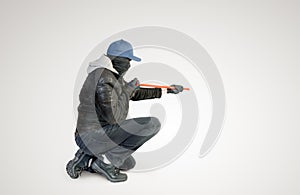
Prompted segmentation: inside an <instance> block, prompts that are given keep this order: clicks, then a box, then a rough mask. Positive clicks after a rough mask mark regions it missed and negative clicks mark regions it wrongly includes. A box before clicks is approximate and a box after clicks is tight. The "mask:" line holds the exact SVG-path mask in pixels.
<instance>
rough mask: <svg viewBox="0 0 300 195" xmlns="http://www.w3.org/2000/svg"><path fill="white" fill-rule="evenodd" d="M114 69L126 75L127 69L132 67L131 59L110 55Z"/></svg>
mask: <svg viewBox="0 0 300 195" xmlns="http://www.w3.org/2000/svg"><path fill="white" fill-rule="evenodd" d="M108 57H109V58H110V60H111V63H112V64H113V67H114V69H116V71H118V73H119V75H120V76H124V74H125V73H126V72H127V70H128V69H129V68H130V59H129V58H125V57H119V56H109V55H108Z"/></svg>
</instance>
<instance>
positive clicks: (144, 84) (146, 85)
mask: <svg viewBox="0 0 300 195" xmlns="http://www.w3.org/2000/svg"><path fill="white" fill-rule="evenodd" d="M140 86H142V87H154V88H166V89H173V88H174V87H171V86H167V85H153V84H146V83H141V84H140ZM183 90H190V88H183Z"/></svg>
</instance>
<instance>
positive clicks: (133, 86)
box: [128, 78, 140, 95]
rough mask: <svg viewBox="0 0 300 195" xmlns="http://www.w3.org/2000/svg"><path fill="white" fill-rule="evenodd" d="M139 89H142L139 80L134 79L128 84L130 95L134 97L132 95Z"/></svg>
mask: <svg viewBox="0 0 300 195" xmlns="http://www.w3.org/2000/svg"><path fill="white" fill-rule="evenodd" d="M139 88H140V81H139V80H138V79H137V78H134V79H133V80H132V81H130V82H129V83H128V90H129V94H130V95H132V93H133V92H134V91H135V90H137V89H139Z"/></svg>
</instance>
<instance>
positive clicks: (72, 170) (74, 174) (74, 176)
mask: <svg viewBox="0 0 300 195" xmlns="http://www.w3.org/2000/svg"><path fill="white" fill-rule="evenodd" d="M82 159H83V156H82V157H81V158H80V159H78V161H77V162H76V163H74V161H73V160H70V161H69V162H68V164H67V166H66V171H67V173H68V175H69V176H70V177H71V178H72V179H77V178H78V177H79V175H80V174H81V172H82V170H79V171H77V170H76V169H75V167H76V166H77V165H78V164H79V162H80V161H81V160H82Z"/></svg>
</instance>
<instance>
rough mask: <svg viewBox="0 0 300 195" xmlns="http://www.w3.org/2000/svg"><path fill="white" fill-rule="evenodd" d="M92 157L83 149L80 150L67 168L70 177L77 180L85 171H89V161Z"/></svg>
mask: <svg viewBox="0 0 300 195" xmlns="http://www.w3.org/2000/svg"><path fill="white" fill-rule="evenodd" d="M91 158H92V156H90V155H87V154H85V153H84V152H83V151H82V150H81V149H79V150H78V151H77V152H76V154H75V157H74V158H73V159H72V160H70V161H69V162H68V164H67V166H66V170H67V173H68V175H69V176H70V177H71V178H72V179H76V178H78V177H79V175H80V174H81V172H82V171H83V170H87V171H88V170H89V167H88V166H89V161H90V159H91Z"/></svg>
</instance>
